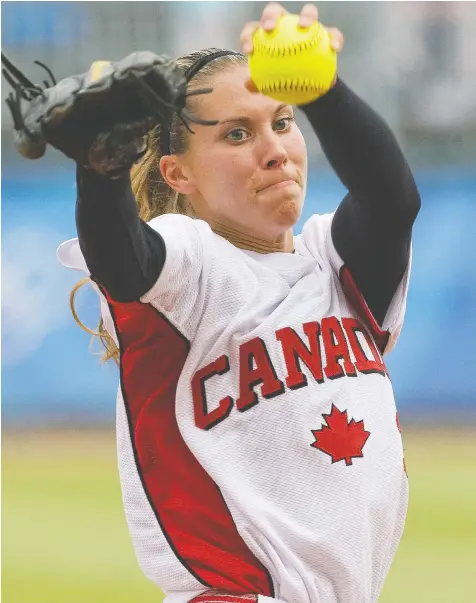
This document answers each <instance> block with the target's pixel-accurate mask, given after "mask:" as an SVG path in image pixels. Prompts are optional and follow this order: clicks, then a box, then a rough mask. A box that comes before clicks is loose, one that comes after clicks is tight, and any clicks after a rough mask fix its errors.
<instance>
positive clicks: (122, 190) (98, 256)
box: [76, 166, 165, 302]
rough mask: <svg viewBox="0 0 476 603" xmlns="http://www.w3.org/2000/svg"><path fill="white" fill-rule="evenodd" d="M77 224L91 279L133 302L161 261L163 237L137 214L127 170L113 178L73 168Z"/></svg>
mask: <svg viewBox="0 0 476 603" xmlns="http://www.w3.org/2000/svg"><path fill="white" fill-rule="evenodd" d="M76 179H77V186H78V195H77V202H76V227H77V231H78V238H79V245H80V247H81V251H82V253H83V256H84V259H85V260H86V264H87V266H88V269H89V271H90V273H91V277H92V278H93V279H94V280H95V281H96V282H98V283H99V284H101V285H102V286H103V287H104V288H105V289H106V290H107V292H108V293H109V295H110V296H111V297H112V298H113V299H115V300H117V301H121V302H130V301H136V300H138V299H139V298H140V297H141V296H142V295H144V294H145V293H146V292H147V291H148V290H149V289H150V288H151V287H152V286H153V284H154V283H155V281H156V280H157V278H158V277H159V274H160V271H161V270H162V267H163V265H164V262H165V245H164V241H163V239H162V237H161V236H160V235H159V233H157V232H156V231H155V230H153V229H152V228H151V227H150V226H148V225H147V224H146V223H145V222H143V221H142V220H141V219H140V218H139V216H138V213H137V207H136V200H135V197H134V194H133V192H132V189H131V183H130V177H129V174H125V175H123V176H121V177H120V178H117V179H115V180H112V179H109V178H106V177H105V176H101V175H99V174H97V173H95V172H93V171H92V170H88V169H85V168H82V167H79V166H78V167H77V174H76Z"/></svg>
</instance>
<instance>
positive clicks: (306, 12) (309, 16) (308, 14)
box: [298, 4, 319, 27]
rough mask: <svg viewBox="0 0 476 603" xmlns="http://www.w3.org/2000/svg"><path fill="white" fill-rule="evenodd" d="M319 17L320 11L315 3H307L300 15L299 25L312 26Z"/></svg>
mask: <svg viewBox="0 0 476 603" xmlns="http://www.w3.org/2000/svg"><path fill="white" fill-rule="evenodd" d="M318 19H319V12H318V10H317V6H316V5H315V4H305V5H304V6H303V7H302V11H301V13H300V15H299V21H298V25H299V26H300V27H311V25H312V24H313V23H314V22H315V21H317V20H318Z"/></svg>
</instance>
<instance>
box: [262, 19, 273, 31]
mask: <svg viewBox="0 0 476 603" xmlns="http://www.w3.org/2000/svg"><path fill="white" fill-rule="evenodd" d="M263 29H268V30H269V29H274V22H273V21H271V19H268V20H267V21H265V22H264V23H263Z"/></svg>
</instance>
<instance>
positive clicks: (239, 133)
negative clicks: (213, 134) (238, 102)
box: [225, 128, 246, 142]
mask: <svg viewBox="0 0 476 603" xmlns="http://www.w3.org/2000/svg"><path fill="white" fill-rule="evenodd" d="M245 134H246V131H245V130H243V128H235V129H234V130H231V132H228V134H227V135H226V136H225V138H228V140H232V141H233V142H242V141H243V140H245V137H244V135H245Z"/></svg>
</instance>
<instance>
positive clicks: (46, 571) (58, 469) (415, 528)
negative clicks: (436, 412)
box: [2, 429, 476, 603]
mask: <svg viewBox="0 0 476 603" xmlns="http://www.w3.org/2000/svg"><path fill="white" fill-rule="evenodd" d="M405 449H406V459H407V467H408V472H409V476H410V484H411V499H410V507H409V512H408V518H407V525H406V529H405V534H404V537H403V540H402V543H401V545H400V548H399V550H398V553H397V556H396V559H395V562H394V564H393V566H392V569H391V572H390V575H389V577H388V580H387V583H386V585H385V588H384V591H383V593H382V597H381V599H380V602H381V603H469V601H471V600H474V592H475V589H474V586H473V583H474V576H475V573H476V512H475V511H476V432H474V431H472V432H471V431H469V430H466V431H455V430H453V431H451V430H443V429H441V430H439V431H434V432H416V431H414V432H407V433H405ZM2 457H3V458H2V528H3V534H2V601H3V603H94V602H97V603H160V601H161V600H162V595H161V593H160V591H159V590H158V589H157V588H156V587H155V586H154V585H153V584H151V583H150V582H149V581H148V580H147V579H146V578H144V577H143V575H142V573H141V571H140V570H139V568H138V566H137V563H136V560H135V557H134V553H133V550H132V546H131V543H130V540H129V535H128V532H127V527H126V524H125V519H124V515H123V510H122V504H121V494H120V489H119V483H118V478H117V472H116V460H115V444H114V439H113V435H112V434H110V433H103V434H101V433H89V432H86V433H84V434H78V433H77V432H70V433H67V432H63V433H49V434H38V433H23V434H9V433H6V434H4V436H3V445H2ZM293 603H294V602H293ZM296 603H299V602H296ZM324 603H325V602H324Z"/></svg>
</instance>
